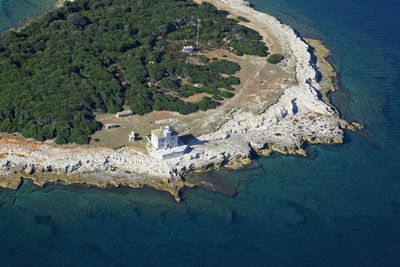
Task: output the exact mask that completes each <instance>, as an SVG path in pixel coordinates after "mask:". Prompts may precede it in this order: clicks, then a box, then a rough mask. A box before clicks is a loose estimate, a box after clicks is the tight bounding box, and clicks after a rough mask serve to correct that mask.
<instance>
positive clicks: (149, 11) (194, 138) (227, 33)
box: [0, 0, 359, 201]
mask: <svg viewBox="0 0 400 267" xmlns="http://www.w3.org/2000/svg"><path fill="white" fill-rule="evenodd" d="M124 3H125V2H124ZM127 3H128V4H127V5H125V4H124V5H122V2H121V3H119V1H118V0H114V1H100V0H99V1H95V0H77V1H75V2H72V3H71V2H67V3H66V4H65V5H64V6H63V7H62V9H60V10H56V11H53V12H50V13H49V14H48V15H46V16H44V17H43V18H41V19H39V20H38V21H36V22H34V23H32V24H30V25H29V26H27V27H25V28H24V29H23V30H21V31H20V32H8V33H7V34H5V36H3V37H2V40H0V52H1V53H2V54H3V57H2V69H3V70H6V69H7V70H8V71H7V72H3V71H2V74H1V75H2V77H1V78H2V80H4V79H6V78H5V77H7V78H8V79H9V81H10V82H9V83H8V84H5V85H3V87H4V86H9V88H2V89H0V94H1V100H0V130H1V131H3V132H8V134H7V133H4V134H2V135H1V137H0V166H1V167H0V186H2V187H6V188H12V189H15V188H18V187H19V185H20V183H21V181H22V177H24V178H28V179H31V180H33V182H34V183H35V184H37V185H38V186H43V185H45V184H47V183H51V182H62V183H66V184H72V183H79V184H88V185H96V186H99V187H103V188H106V187H110V186H115V187H118V186H130V187H142V186H144V185H149V186H152V187H154V188H156V189H160V190H166V191H168V192H170V193H171V194H172V195H173V196H174V197H175V199H176V200H177V201H179V199H180V198H179V191H180V189H181V188H182V187H184V186H193V185H192V184H190V183H188V182H185V179H184V177H185V174H188V173H190V172H200V171H209V170H213V169H218V168H221V167H228V168H234V169H235V168H241V167H243V166H245V165H247V164H249V163H250V162H251V159H252V158H254V156H255V155H259V156H268V155H270V154H271V153H273V152H274V151H275V152H279V153H283V154H291V155H300V156H307V153H306V151H305V150H304V144H305V143H306V142H309V143H324V144H338V143H342V142H343V135H344V129H349V130H354V129H356V128H358V127H359V125H357V124H355V123H352V124H349V123H348V122H346V121H344V120H343V119H341V118H340V115H339V113H338V111H337V110H336V109H335V108H334V107H333V106H332V105H330V103H329V101H328V98H327V97H326V93H327V92H329V91H332V90H335V88H334V86H335V83H334V79H335V78H336V74H335V72H334V70H333V68H332V67H331V66H330V65H329V63H328V62H327V61H326V57H327V56H329V51H328V50H327V49H326V48H325V47H324V46H323V45H322V44H321V43H320V42H318V41H316V40H306V41H305V40H303V39H302V38H301V37H300V36H298V35H297V34H296V33H295V32H294V31H293V29H291V28H290V27H289V26H286V25H284V24H282V23H281V22H279V21H278V20H277V19H276V18H274V17H272V16H269V15H267V14H265V13H260V12H258V11H256V10H254V9H253V8H251V7H250V5H249V4H248V3H247V2H245V1H242V0H207V1H200V0H196V1H189V0H188V1H178V2H173V3H170V1H162V0H157V1H156V0H154V1H128V2H127ZM130 5H131V6H130ZM167 5H168V7H167ZM105 10H107V12H110V14H108V13H107V14H106V15H104V12H105ZM133 10H135V11H134V12H133ZM160 10H162V12H164V13H165V14H163V15H158V16H157V15H156V14H159V12H161V11H160ZM139 11H140V12H139ZM100 16H105V19H104V18H101V19H100ZM144 18H148V19H149V18H150V20H149V21H148V23H147V24H146V25H142V24H135V23H139V22H140V23H141V22H142V21H143V19H144ZM51 31H54V36H55V37H54V36H51V34H52V33H51ZM43 33H45V34H44V35H43ZM40 34H42V35H40ZM59 34H61V35H62V36H64V38H69V40H71V43H69V44H66V43H65V42H64V43H63V41H62V39H60V38H62V36H61V35H59ZM39 35H40V36H41V37H42V38H48V39H47V41H46V40H42V39H35V36H36V37H37V36H39ZM105 37H107V38H115V39H113V40H115V43H112V42H109V39H107V40H106V39H103V40H104V45H99V42H98V41H99V40H101V38H105ZM21 40H22V41H21ZM82 40H85V42H84V43H85V44H88V45H87V46H81V45H82V42H81V41H82ZM10 42H11V43H13V44H15V45H14V46H16V47H14V46H11V45H8V46H7V45H6V44H9V43H10ZM72 42H76V43H75V44H74V43H72ZM61 44H62V45H61ZM76 44H79V46H81V47H75V46H74V45H76ZM309 44H311V45H312V46H313V47H311V46H310V45H309ZM192 48H193V50H192ZM13 49H17V50H18V49H20V50H21V51H23V52H22V53H15V54H13V53H12V51H14V50H13ZM77 49H78V50H77ZM60 50H61V52H60ZM7 53H9V54H7ZM4 55H6V56H8V57H4ZM50 55H54V56H56V57H57V56H58V57H59V59H58V60H60V62H64V63H63V64H66V65H59V66H52V67H51V64H52V63H51V61H48V60H47V61H46V59H47V57H50ZM64 57H65V58H64ZM46 62H47V63H46ZM46 64H50V65H49V66H50V67H51V68H54V69H53V70H52V71H51V72H49V68H50V67H49V66H47V65H46ZM30 66H35V69H32V68H30ZM15 73H19V74H20V75H22V76H21V77H16V74H15ZM30 77H35V79H31V78H30ZM39 78H40V79H39ZM27 86H29V88H30V91H29V92H26V91H24V90H23V88H27ZM21 88H22V89H21ZM55 88H56V89H55ZM60 97H62V98H63V99H61V98H60ZM19 100H21V101H19ZM22 100H23V101H22ZM46 103H47V104H49V103H51V105H50V104H49V105H46ZM43 105H45V106H43ZM21 107H22V108H21ZM128 109H129V111H128ZM123 110H125V112H123V113H120V114H129V117H125V116H121V117H120V116H118V115H117V116H115V114H114V113H116V112H121V111H123ZM131 114H132V116H130V115H131ZM111 124H112V125H118V126H120V127H117V128H115V129H106V128H108V127H103V125H111ZM164 124H165V125H164ZM167 124H168V125H171V126H173V127H174V129H176V130H177V132H178V133H180V135H181V139H182V140H183V141H184V142H185V145H187V146H188V147H190V150H188V151H186V150H185V153H182V154H179V156H177V157H171V158H167V159H160V158H159V157H156V156H155V155H154V154H152V153H149V152H148V150H147V149H146V146H148V145H149V144H148V142H146V134H148V133H150V132H151V131H152V130H155V129H157V128H160V126H163V125H164V126H166V125H167ZM133 131H134V134H133V137H131V136H132V132H133ZM14 132H18V133H21V134H22V135H23V137H22V136H20V135H18V134H15V133H14ZM13 133H14V134H13ZM130 133H131V135H129V134H130ZM136 133H137V134H138V135H139V137H141V138H138V139H141V140H137V141H136V138H135V134H136ZM128 135H129V139H128ZM27 138H29V139H27ZM132 140H134V141H132Z"/></svg>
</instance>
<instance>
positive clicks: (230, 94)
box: [219, 91, 234, 98]
mask: <svg viewBox="0 0 400 267" xmlns="http://www.w3.org/2000/svg"><path fill="white" fill-rule="evenodd" d="M219 95H220V96H222V97H225V98H232V97H233V96H234V94H232V93H231V92H228V91H221V92H219Z"/></svg>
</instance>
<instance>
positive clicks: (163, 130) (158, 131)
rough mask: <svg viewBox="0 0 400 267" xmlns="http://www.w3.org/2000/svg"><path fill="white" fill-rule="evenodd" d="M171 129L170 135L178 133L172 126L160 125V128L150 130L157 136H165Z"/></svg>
mask: <svg viewBox="0 0 400 267" xmlns="http://www.w3.org/2000/svg"><path fill="white" fill-rule="evenodd" d="M168 130H169V131H171V135H178V133H177V132H176V131H175V130H174V128H172V127H170V126H166V127H162V128H160V129H156V130H153V131H151V133H152V134H153V135H154V136H155V137H157V138H165V137H166V136H167V131H168Z"/></svg>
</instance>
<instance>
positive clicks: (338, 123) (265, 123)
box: [0, 0, 360, 201]
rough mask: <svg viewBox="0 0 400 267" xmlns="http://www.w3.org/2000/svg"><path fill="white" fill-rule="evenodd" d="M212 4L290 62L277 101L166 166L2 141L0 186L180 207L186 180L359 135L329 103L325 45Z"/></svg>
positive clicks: (240, 114)
mask: <svg viewBox="0 0 400 267" xmlns="http://www.w3.org/2000/svg"><path fill="white" fill-rule="evenodd" d="M196 2H201V1H196ZM208 2H210V3H212V4H214V5H215V6H217V7H218V9H221V10H226V11H228V12H229V13H230V16H232V17H238V16H243V17H246V18H248V19H249V20H250V22H243V23H244V24H245V25H246V26H247V27H249V28H252V29H254V30H256V31H258V32H259V33H260V34H261V35H262V36H263V37H264V41H265V42H266V44H267V45H268V47H269V48H270V52H271V53H281V54H283V55H284V56H285V60H284V61H283V62H282V63H280V64H281V66H282V68H283V69H284V70H285V71H286V72H287V73H289V74H290V75H291V76H292V79H293V80H294V82H295V85H294V86H287V88H284V91H283V93H282V94H281V95H280V97H279V99H278V101H276V102H275V103H274V104H273V105H270V106H269V107H268V108H266V109H264V110H262V111H261V112H258V113H256V112H250V111H244V110H239V109H238V110H236V111H234V112H233V114H232V117H231V119H230V120H229V121H227V122H224V123H223V124H222V125H221V126H220V127H218V130H217V131H215V132H213V133H209V134H203V135H201V136H198V137H197V138H196V140H195V141H192V142H191V143H189V145H190V147H191V151H190V152H189V153H187V154H185V155H184V156H181V157H177V158H172V159H168V160H163V161H160V160H157V159H156V158H154V157H152V156H151V155H149V154H148V153H145V152H143V151H140V150H138V149H135V148H133V147H130V146H124V147H121V148H118V149H110V148H105V147H93V146H75V145H70V146H56V145H53V144H51V143H40V142H34V141H29V140H21V139H19V138H17V137H13V136H8V135H4V136H2V137H1V138H0V166H1V168H0V186H2V187H5V188H11V189H16V188H18V187H19V185H20V183H21V181H22V178H21V177H24V178H28V179H31V180H33V182H34V183H35V184H36V185H38V186H43V185H45V184H47V183H53V182H62V183H65V184H74V183H78V184H88V185H95V186H99V187H103V188H106V187H111V186H113V187H118V186H130V187H142V186H144V185H149V186H151V187H154V188H156V189H160V190H166V191H168V192H170V193H171V194H172V195H173V196H174V197H175V199H176V200H177V201H179V199H180V198H179V191H180V189H181V188H182V187H184V186H192V185H191V184H189V183H187V182H185V181H184V176H185V174H187V173H190V172H198V171H208V170H213V169H218V168H221V167H223V166H225V167H228V168H233V169H236V168H241V167H243V166H245V165H247V164H249V163H250V162H251V159H252V158H254V156H256V155H259V156H268V155H270V154H271V153H273V152H274V151H275V152H279V153H283V154H291V155H300V156H307V152H306V151H305V150H304V144H305V143H307V142H309V143H320V144H340V143H342V142H343V136H344V130H345V129H349V130H356V129H357V128H359V127H360V126H359V125H358V124H355V123H353V124H349V123H348V122H346V121H344V120H343V119H341V118H340V114H339V113H338V111H337V110H336V109H335V108H334V107H332V106H331V105H330V104H329V102H327V97H326V93H327V92H328V91H329V90H334V80H333V79H335V78H336V76H335V74H334V71H333V69H332V67H331V66H330V65H329V63H328V62H327V61H326V57H327V56H328V55H329V53H328V52H326V51H325V53H324V52H323V50H324V47H323V45H322V44H320V43H317V44H318V45H316V44H315V42H313V41H310V40H308V43H311V44H313V47H314V49H315V51H314V55H313V54H311V51H312V49H311V48H310V46H309V44H307V43H306V42H305V41H304V40H303V39H302V38H301V37H300V36H298V35H297V34H296V33H295V31H294V30H293V29H292V28H290V27H289V26H286V25H284V24H282V23H281V22H279V21H278V20H277V19H275V18H274V17H272V16H269V15H267V14H265V13H261V12H258V11H256V10H254V9H253V8H251V7H250V6H249V4H248V3H247V2H245V1H241V0H215V1H208ZM318 51H319V52H320V53H318ZM315 56H316V57H315Z"/></svg>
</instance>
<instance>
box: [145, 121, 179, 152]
mask: <svg viewBox="0 0 400 267" xmlns="http://www.w3.org/2000/svg"><path fill="white" fill-rule="evenodd" d="M178 142H179V141H178V133H177V132H176V131H175V130H174V129H173V128H172V127H169V126H166V127H162V128H160V129H157V130H153V131H151V144H152V145H153V147H154V148H156V149H166V148H173V147H177V146H178Z"/></svg>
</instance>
